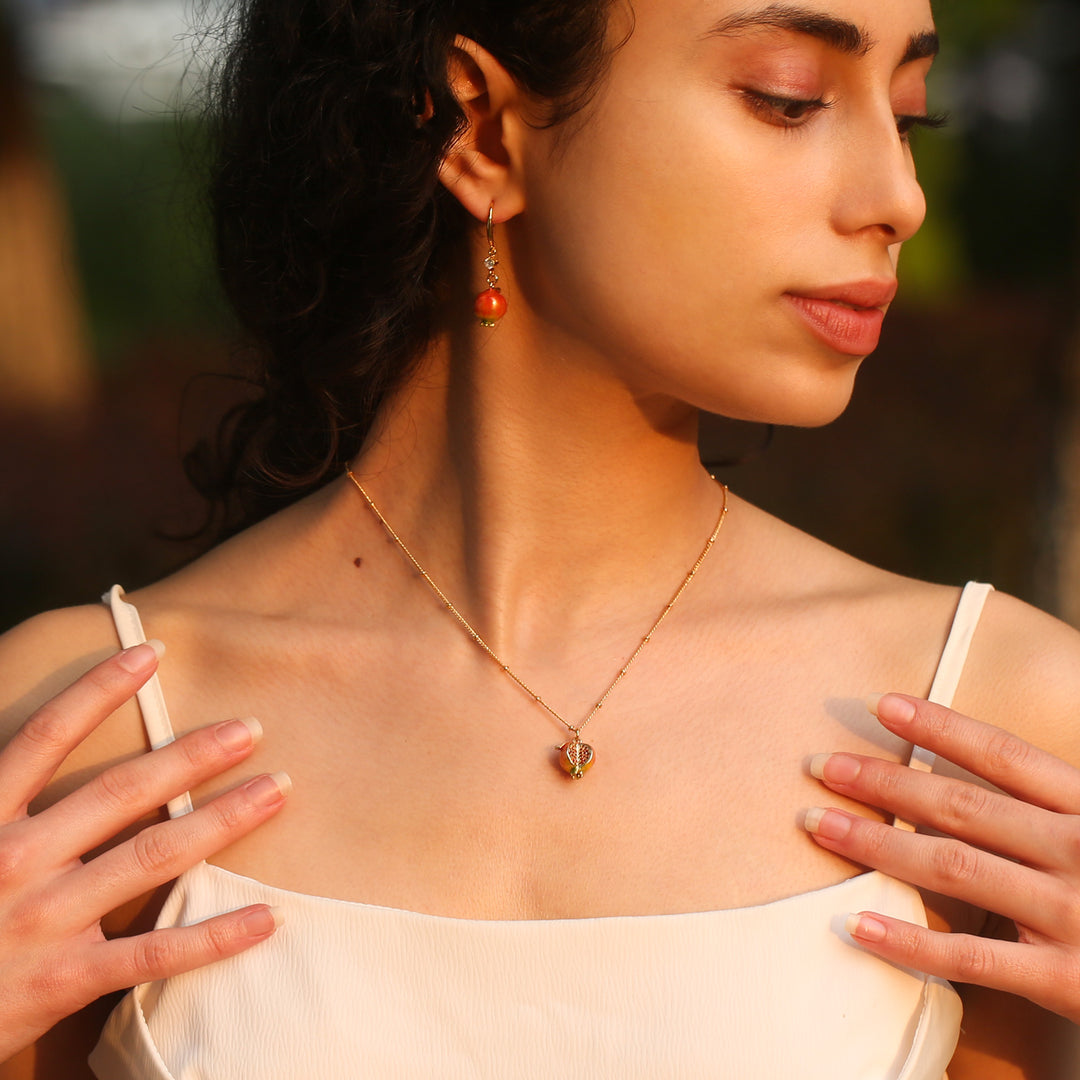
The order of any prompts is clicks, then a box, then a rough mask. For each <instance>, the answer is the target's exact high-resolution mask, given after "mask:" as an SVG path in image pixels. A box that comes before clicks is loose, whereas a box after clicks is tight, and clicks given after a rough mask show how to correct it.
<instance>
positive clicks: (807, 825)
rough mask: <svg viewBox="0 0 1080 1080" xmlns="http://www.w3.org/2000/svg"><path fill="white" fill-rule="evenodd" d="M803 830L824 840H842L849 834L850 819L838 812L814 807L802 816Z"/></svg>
mask: <svg viewBox="0 0 1080 1080" xmlns="http://www.w3.org/2000/svg"><path fill="white" fill-rule="evenodd" d="M803 828H804V829H805V830H806V831H807V832H808V833H812V834H813V835H814V836H822V837H824V838H825V839H826V840H843V839H844V837H846V836H847V834H848V833H849V832H851V818H850V817H848V815H847V814H843V813H841V812H840V811H839V810H823V809H822V808H821V807H820V806H815V807H812V808H811V809H810V810H807V811H806V813H805V814H804V815H803Z"/></svg>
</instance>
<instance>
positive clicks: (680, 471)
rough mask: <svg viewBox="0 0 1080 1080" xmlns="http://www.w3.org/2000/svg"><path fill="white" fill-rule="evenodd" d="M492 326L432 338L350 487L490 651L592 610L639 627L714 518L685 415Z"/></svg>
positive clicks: (713, 502)
mask: <svg viewBox="0 0 1080 1080" xmlns="http://www.w3.org/2000/svg"><path fill="white" fill-rule="evenodd" d="M506 330H509V327H506V328H504V327H502V326H500V327H499V328H498V329H497V330H496V331H492V330H486V329H484V328H480V327H476V328H475V329H474V328H472V327H468V328H464V329H460V330H459V331H458V332H457V333H455V334H447V335H445V336H444V337H442V338H441V339H440V340H439V341H438V342H437V343H436V345H435V347H434V348H433V349H432V350H431V352H430V353H429V355H428V356H427V357H426V358H425V361H424V363H423V364H422V365H421V366H420V367H419V368H418V370H417V372H416V373H415V375H414V376H413V377H412V378H411V379H410V380H409V382H408V384H407V385H406V386H405V387H404V388H403V389H402V390H401V391H400V392H399V393H398V394H397V395H396V396H395V397H394V399H393V400H392V401H390V402H388V403H387V406H386V407H385V408H384V409H383V410H382V412H381V414H380V423H379V424H378V426H377V428H376V430H375V431H374V432H373V433H372V436H371V438H370V439H369V441H368V444H367V447H366V448H365V450H364V451H363V453H362V454H361V455H360V456H359V458H358V459H357V461H356V462H355V463H354V471H355V473H356V475H357V478H358V479H359V481H360V482H361V483H362V484H363V485H364V487H365V489H366V490H367V491H368V493H369V494H370V496H371V498H372V499H373V501H374V502H375V503H376V505H377V506H378V507H379V509H380V510H381V511H382V513H383V514H384V516H385V517H386V519H387V521H388V522H389V523H390V524H391V526H392V527H393V529H394V530H395V532H397V533H398V535H399V536H400V537H401V538H402V540H403V541H404V542H405V544H406V545H407V546H408V547H409V548H410V549H411V551H412V552H413V554H414V555H415V557H416V558H417V560H418V561H419V562H420V563H421V565H423V566H424V568H425V569H426V570H427V572H428V573H429V574H430V575H431V576H432V578H433V579H434V580H435V581H437V582H438V584H439V585H440V587H441V588H442V589H443V591H444V592H445V593H446V594H447V596H449V597H450V598H451V599H452V600H453V602H454V603H455V605H456V606H457V607H458V608H459V609H460V610H461V611H462V613H463V614H464V615H465V616H466V617H467V618H468V619H469V621H470V622H471V623H472V624H473V625H474V626H475V627H476V628H477V630H478V631H479V632H480V633H481V634H482V635H483V636H484V637H485V638H486V639H487V640H488V641H489V642H490V643H491V644H492V646H493V647H495V648H505V649H507V650H509V651H511V652H520V651H522V650H523V649H527V648H530V647H534V646H535V644H536V642H535V641H533V640H531V639H533V638H535V637H536V636H537V635H540V636H546V635H547V634H548V633H555V628H556V627H558V628H561V630H560V632H563V633H565V632H566V631H567V630H572V629H573V628H574V626H575V623H576V621H578V620H585V619H587V618H588V614H587V613H589V612H593V613H595V612H596V611H597V610H602V611H605V612H610V613H611V614H612V616H613V618H615V619H627V620H633V621H634V623H635V624H636V623H638V622H641V621H642V619H643V618H645V619H646V620H647V617H648V614H649V613H650V610H649V609H650V607H651V605H652V604H653V602H654V601H655V603H657V604H662V603H663V602H664V601H665V599H666V597H665V596H664V593H665V592H667V593H670V589H671V586H672V584H673V583H677V582H678V580H679V578H680V577H681V576H682V575H684V574H685V573H686V571H687V569H688V568H689V566H690V565H691V564H692V563H693V561H694V559H695V558H696V557H697V555H698V553H699V552H700V550H701V548H702V546H703V545H704V543H705V540H706V539H707V537H708V535H709V534H710V532H711V531H712V529H713V527H714V526H715V523H716V518H717V514H718V512H719V507H720V501H721V499H720V491H719V489H718V488H717V486H716V485H715V484H713V482H712V481H711V480H710V478H709V477H708V475H707V473H706V472H705V471H704V469H703V468H702V467H701V465H700V462H699V459H698V454H697V414H696V411H694V410H692V409H690V408H688V407H687V406H685V405H683V404H681V403H676V402H673V401H671V400H670V399H666V400H665V399H661V398H659V397H649V396H644V395H638V394H635V393H634V392H633V391H632V390H631V389H630V388H628V387H627V386H625V385H624V384H621V383H620V382H619V381H618V380H617V379H615V378H612V377H611V376H610V375H608V374H607V373H605V371H604V370H603V367H602V365H600V364H596V363H589V362H582V360H581V358H580V357H579V358H576V359H574V360H570V359H568V358H567V357H568V354H567V353H566V352H564V351H562V350H560V349H558V348H553V347H552V346H551V344H550V335H549V336H548V339H547V344H546V345H544V346H541V345H540V343H539V341H536V340H528V339H527V335H526V333H525V331H524V330H523V329H518V330H516V331H512V332H510V333H506V332H505V331H506ZM523 402H526V403H528V407H527V408H523V407H522V403H523ZM350 494H351V495H353V496H354V497H355V496H356V494H357V493H350ZM356 504H357V505H356V508H355V509H353V510H352V511H351V513H353V514H359V513H360V512H361V511H362V510H363V505H362V503H361V501H360V500H359V499H358V498H357V499H356ZM654 594H655V595H654Z"/></svg>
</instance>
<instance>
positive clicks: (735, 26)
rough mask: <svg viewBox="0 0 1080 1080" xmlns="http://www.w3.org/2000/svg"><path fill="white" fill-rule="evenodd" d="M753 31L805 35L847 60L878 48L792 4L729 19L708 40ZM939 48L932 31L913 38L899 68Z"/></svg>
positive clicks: (851, 27) (837, 21)
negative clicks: (845, 57)
mask: <svg viewBox="0 0 1080 1080" xmlns="http://www.w3.org/2000/svg"><path fill="white" fill-rule="evenodd" d="M753 30H787V31H789V32H790V33H793V34H805V35H806V36H808V37H813V38H817V39H818V40H819V41H823V42H825V44H826V45H828V46H829V48H831V49H835V50H836V51H837V52H840V53H843V54H844V55H845V56H856V57H862V56H866V55H867V53H869V52H870V51H871V50H872V49H873V48H874V47H875V45H876V44H877V42H876V41H874V39H873V38H872V37H870V35H869V34H868V33H867V32H866V31H865V30H863V29H862V28H861V27H858V26H856V25H855V24H854V23H853V22H848V20H847V19H841V18H838V17H837V16H835V15H828V14H826V13H825V12H823V11H814V10H812V9H811V8H802V7H794V6H792V5H789V4H770V5H769V6H768V7H767V8H762V9H761V10H760V11H745V12H740V13H738V14H735V15H729V16H728V17H727V18H725V19H721V20H720V22H718V23H717V24H716V25H715V26H713V27H712V29H710V30H709V31H708V33H707V34H706V37H735V36H737V35H739V34H745V33H748V32H750V31H753ZM940 48H941V43H940V41H939V39H938V35H937V34H936V33H935V32H934V31H933V30H926V31H923V32H922V33H919V34H912V36H911V37H910V38H909V39H908V43H907V49H906V50H905V52H904V56H903V59H901V61H900V66H901V67H902V66H903V65H904V64H912V63H914V62H915V61H916V60H926V59H929V58H930V57H933V56H936V55H937V54H938V52H939V50H940Z"/></svg>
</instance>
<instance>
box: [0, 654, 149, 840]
mask: <svg viewBox="0 0 1080 1080" xmlns="http://www.w3.org/2000/svg"><path fill="white" fill-rule="evenodd" d="M164 651H165V646H164V645H162V644H161V642H159V641H150V642H146V643H144V644H142V645H135V646H133V647H132V648H130V649H125V650H124V651H123V652H120V653H117V654H116V655H115V656H110V657H109V659H108V660H105V661H103V662H102V663H100V664H98V665H97V666H96V667H92V668H91V669H90V670H89V671H88V672H87V673H86V674H85V675H83V676H82V677H81V678H79V679H76V681H75V682H73V683H72V684H71V685H70V686H69V687H67V688H66V689H65V690H62V691H61V692H60V693H59V694H57V695H56V697H54V698H52V700H50V701H47V702H46V703H45V704H44V705H42V706H41V708H40V709H38V710H37V712H35V713H34V714H33V715H32V716H31V717H30V719H29V720H27V721H26V723H25V724H23V726H22V727H21V728H20V729H19V730H18V731H17V732H16V733H15V735H14V736H13V737H12V739H11V741H10V742H9V743H8V744H7V746H6V747H4V749H3V751H0V821H10V820H12V819H13V818H15V817H18V816H19V815H20V814H22V813H25V811H26V807H27V806H28V805H29V804H30V802H31V801H32V800H33V799H34V798H35V797H36V796H37V795H39V794H40V793H41V790H42V789H43V788H44V787H45V785H46V784H47V783H48V782H49V780H50V779H52V776H53V774H54V773H55V772H56V770H57V769H58V768H59V767H60V765H61V764H62V763H63V761H64V759H65V758H66V757H67V756H68V754H70V753H71V751H72V750H74V749H75V747H76V746H78V745H79V743H81V742H82V741H83V739H85V738H86V737H87V735H89V734H90V732H91V731H93V730H94V728H96V727H97V726H98V725H99V724H100V723H101V722H102V721H103V720H105V718H106V717H108V716H110V715H111V714H112V713H114V712H115V711H116V710H117V709H118V708H120V706H121V705H123V704H124V702H125V701H127V700H128V698H130V697H131V696H132V695H133V694H134V693H135V691H136V690H138V689H139V687H140V686H142V685H143V683H145V682H146V680H147V679H149V678H150V676H151V675H152V674H153V673H154V672H155V671H156V670H157V664H158V659H159V657H160V656H161V655H162V653H163V652H164Z"/></svg>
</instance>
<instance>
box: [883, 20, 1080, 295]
mask: <svg viewBox="0 0 1080 1080" xmlns="http://www.w3.org/2000/svg"><path fill="white" fill-rule="evenodd" d="M935 17H936V21H937V24H938V28H939V31H940V33H941V37H942V42H943V51H942V54H941V56H940V57H939V59H938V61H937V63H936V64H935V66H934V70H933V73H932V75H931V79H930V107H931V109H932V110H935V109H940V108H945V109H946V110H948V111H949V112H950V114H951V116H952V124H951V125H950V127H949V128H947V129H945V130H944V131H941V132H925V133H919V135H922V136H923V137H922V138H917V141H916V159H917V163H918V166H919V174H920V179H921V180H922V183H923V186H924V187H925V189H926V192H927V200H928V214H927V222H926V225H925V226H924V228H923V230H922V232H921V233H920V234H919V235H918V236H917V237H915V239H914V240H912V241H911V242H910V243H909V244H908V246H907V250H906V251H905V255H904V258H905V294H904V296H905V299H906V300H911V299H913V298H914V299H916V300H920V301H923V302H926V301H930V300H933V301H936V302H940V301H942V300H943V299H947V298H948V297H949V296H951V295H956V294H957V293H959V292H964V291H968V290H969V289H970V288H972V287H973V286H975V285H977V284H979V283H983V284H986V283H999V284H1013V285H1025V284H1026V285H1031V286H1044V285H1047V284H1049V285H1054V284H1055V283H1058V284H1060V285H1061V286H1062V287H1063V289H1066V290H1067V289H1069V288H1070V286H1071V281H1070V279H1071V278H1072V277H1073V276H1074V275H1075V272H1076V251H1077V245H1078V241H1080V234H1078V228H1080V197H1078V190H1080V123H1078V120H1077V117H1078V116H1080V3H1078V2H1077V0H1039V2H1036V3H1032V2H1030V0H981V2H980V3H978V4H973V3H969V2H966V0H965V2H960V0H941V2H939V3H938V4H936V5H935Z"/></svg>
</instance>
